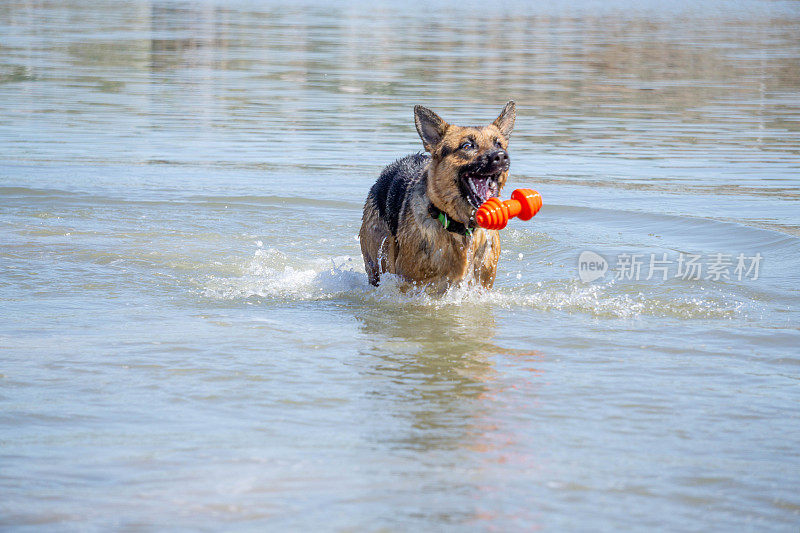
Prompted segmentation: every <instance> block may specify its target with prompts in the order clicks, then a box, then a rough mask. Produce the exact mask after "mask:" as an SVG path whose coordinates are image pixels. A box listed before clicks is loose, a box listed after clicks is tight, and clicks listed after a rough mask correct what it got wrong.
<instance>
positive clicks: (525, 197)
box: [475, 189, 542, 229]
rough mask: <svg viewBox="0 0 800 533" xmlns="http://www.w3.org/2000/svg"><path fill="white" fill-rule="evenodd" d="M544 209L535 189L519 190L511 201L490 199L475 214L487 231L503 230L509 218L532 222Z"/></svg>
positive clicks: (478, 221)
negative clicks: (534, 216)
mask: <svg viewBox="0 0 800 533" xmlns="http://www.w3.org/2000/svg"><path fill="white" fill-rule="evenodd" d="M541 208H542V195H541V194H539V193H538V192H536V191H534V190H533V189H517V190H515V191H514V192H512V193H511V200H506V201H502V200H500V199H499V198H489V199H488V200H486V201H485V202H483V205H481V206H480V207H479V208H478V212H477V213H475V222H477V223H478V225H479V226H480V227H482V228H486V229H503V228H505V227H506V224H508V219H509V218H514V217H519V218H520V220H530V219H531V217H533V215H535V214H536V213H538V212H539V209H541Z"/></svg>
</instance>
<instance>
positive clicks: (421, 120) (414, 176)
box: [359, 102, 516, 291]
mask: <svg viewBox="0 0 800 533" xmlns="http://www.w3.org/2000/svg"><path fill="white" fill-rule="evenodd" d="M515 118H516V106H515V104H514V102H508V103H507V104H506V106H505V108H503V111H502V112H501V113H500V116H498V117H497V118H496V119H495V121H494V122H492V123H491V124H489V125H488V126H482V127H480V126H469V127H462V126H455V125H452V124H448V123H447V122H445V121H444V120H442V119H441V118H440V117H439V116H438V115H437V114H436V113H434V112H433V111H431V110H430V109H427V108H425V107H422V106H415V107H414V123H415V124H416V126H417V133H419V136H420V138H421V139H422V145H423V146H424V147H425V151H426V152H428V153H427V154H425V153H422V152H420V153H417V154H413V155H409V156H406V157H404V158H402V159H399V160H397V161H395V162H394V163H392V164H391V165H389V166H387V167H386V168H384V169H383V172H381V175H380V177H379V178H378V180H377V181H376V182H375V185H373V186H372V188H371V189H370V191H369V195H368V196H367V201H366V203H365V204H364V216H363V219H362V223H361V231H359V239H360V240H361V253H362V254H363V255H364V266H365V268H366V270H367V275H368V276H369V282H370V283H371V284H373V285H378V284H379V283H380V278H381V274H383V273H384V272H389V273H391V274H395V275H397V276H399V277H400V278H402V279H403V280H405V281H409V282H413V283H415V284H420V285H425V286H431V287H433V288H434V290H439V291H443V290H446V289H447V288H448V287H451V286H453V285H456V284H459V283H461V282H463V281H464V280H467V281H468V283H476V282H477V283H480V284H481V285H482V286H484V287H486V288H491V287H492V285H493V284H494V279H495V274H496V272H497V261H498V259H499V258H500V238H499V236H498V234H497V231H494V230H492V231H490V230H485V229H483V228H478V227H477V226H476V224H475V219H474V216H475V211H476V210H477V209H478V207H480V205H481V204H482V203H483V202H485V201H486V200H487V199H489V198H490V197H492V196H499V194H500V190H501V189H502V188H503V186H504V185H505V184H506V180H507V179H508V167H509V157H508V152H507V151H506V150H507V149H508V139H509V137H510V136H511V130H512V129H513V128H514V119H515Z"/></svg>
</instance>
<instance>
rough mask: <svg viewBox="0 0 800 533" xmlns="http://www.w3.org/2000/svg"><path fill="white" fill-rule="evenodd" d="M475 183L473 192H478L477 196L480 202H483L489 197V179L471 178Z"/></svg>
mask: <svg viewBox="0 0 800 533" xmlns="http://www.w3.org/2000/svg"><path fill="white" fill-rule="evenodd" d="M473 183H474V184H475V192H477V193H478V198H479V199H480V200H481V202H485V201H486V200H488V199H489V180H480V179H477V180H473Z"/></svg>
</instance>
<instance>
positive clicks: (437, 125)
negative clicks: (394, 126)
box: [414, 105, 447, 153]
mask: <svg viewBox="0 0 800 533" xmlns="http://www.w3.org/2000/svg"><path fill="white" fill-rule="evenodd" d="M414 124H416V126H417V133H419V136H420V138H421V139H422V144H423V145H424V146H425V149H426V150H427V151H429V152H431V153H432V152H433V149H434V148H435V147H436V145H438V144H439V143H440V142H441V141H442V137H444V132H445V131H447V122H445V121H444V120H442V118H441V117H440V116H439V115H437V114H436V113H434V112H433V111H431V110H430V109H428V108H427V107H422V106H421V105H415V106H414Z"/></svg>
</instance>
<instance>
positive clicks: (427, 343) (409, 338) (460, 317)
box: [357, 307, 500, 450]
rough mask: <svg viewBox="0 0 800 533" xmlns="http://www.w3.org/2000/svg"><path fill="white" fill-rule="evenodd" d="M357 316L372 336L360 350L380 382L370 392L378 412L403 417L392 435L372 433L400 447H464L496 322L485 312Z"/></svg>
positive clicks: (489, 370) (485, 378)
mask: <svg viewBox="0 0 800 533" xmlns="http://www.w3.org/2000/svg"><path fill="white" fill-rule="evenodd" d="M399 311H400V312H393V313H385V314H376V313H373V312H369V311H367V312H364V313H362V314H360V315H358V316H357V318H358V321H359V323H360V326H361V330H362V333H363V334H364V335H365V336H366V337H367V338H371V339H374V343H371V344H370V345H369V346H368V348H365V349H364V350H363V352H362V353H363V354H366V355H369V356H370V357H371V358H372V359H373V361H374V366H373V368H372V369H370V370H369V372H370V374H371V375H372V376H374V377H376V378H377V383H378V384H379V385H378V387H377V388H376V389H374V390H373V391H371V395H372V396H373V397H374V399H375V401H376V405H375V408H376V411H378V412H380V413H382V414H383V416H385V415H386V413H391V416H392V417H395V418H397V419H399V420H402V421H403V423H402V424H398V425H397V426H395V427H396V428H402V429H401V431H400V432H395V434H393V435H375V436H374V437H375V439H376V440H379V441H382V440H391V441H392V442H393V443H394V444H396V445H397V446H400V447H401V448H410V449H415V450H430V449H452V448H456V447H459V446H462V445H463V444H464V442H463V441H464V439H468V438H470V437H469V433H470V429H471V427H472V424H473V421H474V419H475V417H476V416H478V415H479V414H480V413H481V412H482V411H483V410H485V409H486V408H487V405H485V404H484V403H483V402H482V401H481V400H482V398H483V397H484V396H485V395H486V394H487V393H488V392H489V391H490V390H491V388H492V383H491V382H492V380H493V379H494V375H495V371H494V368H493V366H492V363H491V360H490V359H489V357H488V355H489V354H491V353H497V352H498V351H499V350H500V349H499V348H498V347H497V346H495V345H494V344H492V342H491V341H492V337H493V336H494V329H495V321H494V317H493V316H492V314H491V312H490V310H488V309H487V310H486V311H487V312H485V313H472V312H468V311H464V310H462V309H461V308H455V307H454V308H446V309H438V310H432V309H428V308H420V309H413V308H412V309H402V310H399Z"/></svg>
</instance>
